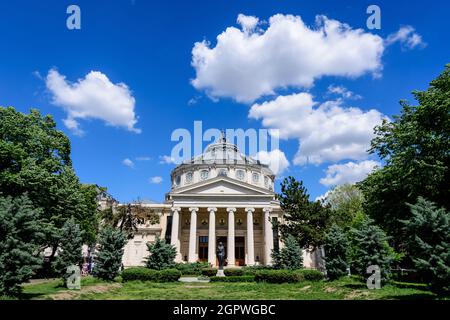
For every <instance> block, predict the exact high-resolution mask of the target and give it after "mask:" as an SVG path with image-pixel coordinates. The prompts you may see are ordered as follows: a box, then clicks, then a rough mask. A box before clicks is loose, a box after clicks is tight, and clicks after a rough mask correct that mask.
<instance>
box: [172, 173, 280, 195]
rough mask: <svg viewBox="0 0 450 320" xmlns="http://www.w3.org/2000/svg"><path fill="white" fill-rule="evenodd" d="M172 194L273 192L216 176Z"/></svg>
mask: <svg viewBox="0 0 450 320" xmlns="http://www.w3.org/2000/svg"><path fill="white" fill-rule="evenodd" d="M171 194H174V195H175V194H179V195H184V194H191V195H192V194H197V195H208V194H210V195H236V196H239V195H242V196H245V195H273V192H271V191H269V190H265V189H263V188H260V187H256V186H253V185H251V184H248V183H245V182H241V181H237V180H234V179H231V178H228V177H216V178H214V179H210V180H206V181H202V182H199V183H196V184H193V185H190V186H186V187H183V188H180V189H177V190H174V191H172V192H171Z"/></svg>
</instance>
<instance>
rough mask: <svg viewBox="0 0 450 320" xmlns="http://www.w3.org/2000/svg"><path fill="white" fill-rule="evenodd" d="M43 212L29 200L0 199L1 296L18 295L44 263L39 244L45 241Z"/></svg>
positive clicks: (24, 198) (19, 198) (24, 197)
mask: <svg viewBox="0 0 450 320" xmlns="http://www.w3.org/2000/svg"><path fill="white" fill-rule="evenodd" d="M40 217H41V210H40V209H35V208H33V206H32V203H31V201H30V200H29V199H28V197H27V196H21V197H18V198H15V199H13V198H12V197H7V198H4V197H0V296H1V295H9V296H15V295H18V294H19V293H20V291H21V287H20V284H22V283H23V282H26V281H27V280H29V279H30V278H31V276H32V275H33V272H34V271H35V270H37V269H38V268H39V267H40V266H41V263H42V258H40V257H39V244H40V243H42V241H43V240H44V233H43V229H44V225H43V223H42V222H41V220H40Z"/></svg>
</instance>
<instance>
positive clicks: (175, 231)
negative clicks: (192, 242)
mask: <svg viewBox="0 0 450 320" xmlns="http://www.w3.org/2000/svg"><path fill="white" fill-rule="evenodd" d="M180 211H181V209H180V208H172V232H171V236H170V244H171V245H173V246H174V247H175V248H176V249H177V255H176V257H175V261H176V262H181V261H182V260H183V259H182V257H181V252H180V237H179V233H180Z"/></svg>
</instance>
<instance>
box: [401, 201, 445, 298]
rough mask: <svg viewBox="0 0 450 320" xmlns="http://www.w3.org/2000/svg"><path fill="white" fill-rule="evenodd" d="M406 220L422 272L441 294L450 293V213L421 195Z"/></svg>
mask: <svg viewBox="0 0 450 320" xmlns="http://www.w3.org/2000/svg"><path fill="white" fill-rule="evenodd" d="M409 207H410V209H411V214H412V217H411V219H409V220H406V221H403V223H404V224H405V232H406V234H407V239H408V242H407V245H408V251H409V252H410V253H411V255H412V259H413V262H414V266H415V268H416V270H417V271H418V272H419V274H420V275H422V276H423V278H424V279H425V280H426V281H427V282H428V283H429V284H430V287H431V289H432V290H433V291H435V292H437V293H447V294H448V293H450V213H449V211H446V210H445V209H444V208H439V209H438V208H437V206H436V205H435V204H434V203H433V202H430V201H427V200H425V199H424V198H422V197H419V199H418V200H417V203H416V204H415V205H409Z"/></svg>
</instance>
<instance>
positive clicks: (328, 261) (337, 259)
mask: <svg viewBox="0 0 450 320" xmlns="http://www.w3.org/2000/svg"><path fill="white" fill-rule="evenodd" d="M324 248H325V258H324V260H325V266H326V269H327V277H328V279H330V280H335V279H339V278H340V277H343V276H345V275H347V268H348V248H349V243H348V240H347V236H346V235H345V233H344V231H343V230H342V229H341V228H340V227H339V226H338V225H337V224H333V226H332V227H331V228H330V230H329V231H328V233H327V234H326V236H325V244H324Z"/></svg>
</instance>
